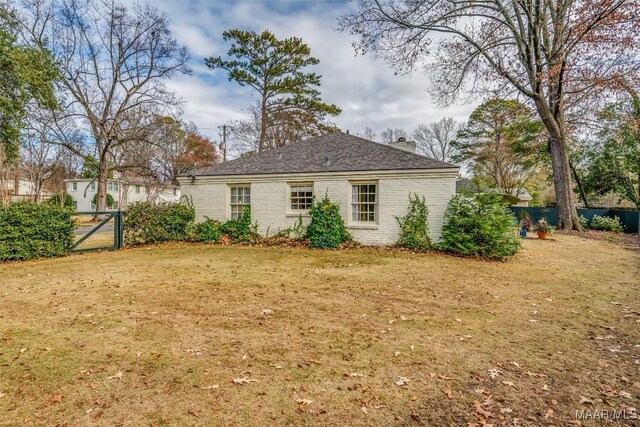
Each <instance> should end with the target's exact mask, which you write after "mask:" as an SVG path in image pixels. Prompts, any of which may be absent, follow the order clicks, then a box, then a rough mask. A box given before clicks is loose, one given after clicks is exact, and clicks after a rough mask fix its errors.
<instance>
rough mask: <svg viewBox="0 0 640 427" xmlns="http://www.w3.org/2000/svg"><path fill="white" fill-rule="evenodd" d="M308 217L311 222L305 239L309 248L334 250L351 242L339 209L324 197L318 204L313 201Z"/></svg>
mask: <svg viewBox="0 0 640 427" xmlns="http://www.w3.org/2000/svg"><path fill="white" fill-rule="evenodd" d="M309 215H310V216H311V222H310V223H309V226H308V227H307V232H306V236H305V237H306V238H307V239H309V246H310V247H312V248H320V249H335V248H338V247H340V245H341V244H342V243H345V242H349V241H351V235H350V234H349V232H348V231H347V228H346V227H345V225H344V221H343V220H342V216H340V207H339V206H338V205H336V204H334V203H331V201H330V200H329V198H328V197H327V196H326V195H325V196H324V199H322V200H321V201H319V202H317V201H315V200H314V202H313V205H312V206H311V209H309Z"/></svg>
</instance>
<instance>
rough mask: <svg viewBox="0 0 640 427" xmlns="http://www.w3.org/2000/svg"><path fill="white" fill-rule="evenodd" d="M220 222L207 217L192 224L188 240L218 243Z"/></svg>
mask: <svg viewBox="0 0 640 427" xmlns="http://www.w3.org/2000/svg"><path fill="white" fill-rule="evenodd" d="M220 237H222V224H221V223H220V221H218V220H215V219H211V218H207V219H205V220H204V221H203V222H200V223H198V224H194V225H193V232H192V233H191V238H190V240H193V241H195V242H206V243H220Z"/></svg>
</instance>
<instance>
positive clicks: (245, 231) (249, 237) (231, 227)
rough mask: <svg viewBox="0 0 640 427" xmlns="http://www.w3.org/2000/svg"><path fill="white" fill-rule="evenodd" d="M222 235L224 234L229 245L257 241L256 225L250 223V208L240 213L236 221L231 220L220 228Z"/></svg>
mask: <svg viewBox="0 0 640 427" xmlns="http://www.w3.org/2000/svg"><path fill="white" fill-rule="evenodd" d="M220 230H221V231H222V234H226V235H227V236H228V237H229V240H231V243H249V242H255V241H257V240H258V239H259V238H260V236H259V235H258V224H252V223H251V208H249V207H248V206H247V207H245V208H244V210H243V211H242V215H240V218H238V219H231V220H229V221H227V222H225V223H223V224H222V225H221V227H220Z"/></svg>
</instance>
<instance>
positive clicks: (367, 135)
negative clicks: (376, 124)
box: [353, 126, 376, 141]
mask: <svg viewBox="0 0 640 427" xmlns="http://www.w3.org/2000/svg"><path fill="white" fill-rule="evenodd" d="M353 134H354V135H355V136H359V137H361V138H364V139H368V140H369V141H375V140H376V131H375V130H373V129H372V128H370V127H369V126H365V127H364V129H362V130H357V131H355V132H354V133H353Z"/></svg>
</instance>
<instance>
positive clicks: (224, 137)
mask: <svg viewBox="0 0 640 427" xmlns="http://www.w3.org/2000/svg"><path fill="white" fill-rule="evenodd" d="M220 128H222V143H221V144H220V146H219V147H220V149H221V150H222V163H225V162H226V161H227V125H222V126H218V129H220Z"/></svg>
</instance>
